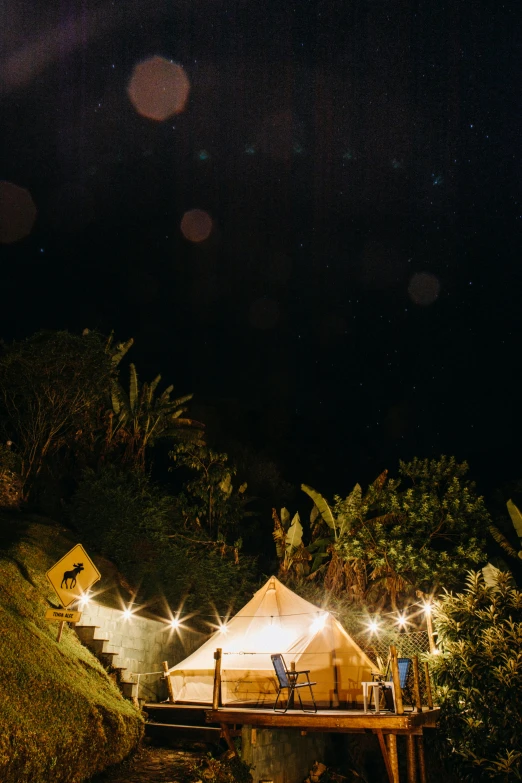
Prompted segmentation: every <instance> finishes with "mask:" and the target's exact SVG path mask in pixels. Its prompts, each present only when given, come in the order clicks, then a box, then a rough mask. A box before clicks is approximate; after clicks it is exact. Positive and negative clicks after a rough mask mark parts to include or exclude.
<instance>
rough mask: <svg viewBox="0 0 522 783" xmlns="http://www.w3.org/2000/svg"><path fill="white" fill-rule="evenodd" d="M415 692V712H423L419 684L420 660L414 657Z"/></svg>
mask: <svg viewBox="0 0 522 783" xmlns="http://www.w3.org/2000/svg"><path fill="white" fill-rule="evenodd" d="M413 692H414V694H415V712H422V701H421V693H420V682H419V658H418V656H417V655H414V656H413Z"/></svg>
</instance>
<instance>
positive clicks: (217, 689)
mask: <svg viewBox="0 0 522 783" xmlns="http://www.w3.org/2000/svg"><path fill="white" fill-rule="evenodd" d="M222 653H223V649H222V648H221V647H218V648H217V650H216V652H215V653H214V660H215V662H216V667H215V669H214V693H213V694H212V709H213V710H218V709H219V708H220V706H221V656H222Z"/></svg>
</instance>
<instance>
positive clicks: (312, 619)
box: [169, 576, 374, 707]
mask: <svg viewBox="0 0 522 783" xmlns="http://www.w3.org/2000/svg"><path fill="white" fill-rule="evenodd" d="M218 647H221V649H222V650H223V657H222V666H221V671H222V703H223V705H230V706H233V705H234V704H236V705H239V704H249V705H251V706H262V705H264V704H266V705H267V706H268V705H271V704H273V703H274V700H275V696H276V693H277V684H276V683H277V680H276V677H275V673H274V669H273V666H272V661H271V658H270V654H271V653H283V655H284V658H285V662H286V665H287V666H288V668H290V665H291V663H292V662H294V663H295V668H296V670H298V671H299V670H302V669H309V670H310V679H311V680H312V681H315V682H317V685H315V686H314V695H315V698H316V701H317V704H318V705H319V706H322V707H336V706H339V705H341V706H348V707H349V706H355V703H356V702H362V688H361V682H362V681H364V680H370V679H371V676H370V671H371V669H372V668H374V664H373V663H372V662H371V660H370V659H369V658H368V656H367V655H366V654H365V653H364V652H363V651H362V650H361V649H360V647H358V646H357V644H356V643H355V642H354V641H353V639H351V637H350V636H349V635H348V634H347V633H346V631H345V630H344V628H343V627H342V626H341V625H340V623H339V622H338V621H337V620H336V619H335V618H334V617H333V616H332V615H331V614H328V613H325V612H323V611H322V610H321V609H319V608H318V607H317V606H314V605H313V604H311V603H309V602H308V601H305V600H304V599H303V598H300V597H299V596H298V595H296V594H295V593H294V592H292V590H289V589H288V587H285V586H284V585H283V584H281V582H280V581H279V580H278V579H276V577H275V576H272V577H270V579H269V580H268V582H267V583H266V584H265V585H264V586H263V587H262V588H261V589H260V590H258V591H257V593H255V595H254V597H253V598H252V600H251V601H249V602H248V603H247V604H246V606H244V607H243V609H241V611H239V612H238V613H237V614H236V616H235V617H233V618H232V619H231V620H230V621H229V622H228V623H227V626H226V632H225V633H224V632H222V631H217V632H216V633H215V634H214V635H213V636H212V637H211V638H210V639H209V640H208V641H207V642H205V643H204V644H203V645H202V646H201V647H200V648H199V649H198V650H196V651H195V652H194V653H192V655H189V657H188V658H186V659H185V660H184V661H181V662H180V663H178V664H176V666H173V667H172V668H171V669H170V670H169V676H170V680H171V683H172V687H173V692H174V698H175V700H176V701H177V702H188V703H199V704H211V703H212V691H213V682H214V665H215V664H214V652H215V651H216V649H217V648H218ZM300 681H301V680H300ZM305 695H306V694H305Z"/></svg>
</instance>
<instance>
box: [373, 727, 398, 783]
mask: <svg viewBox="0 0 522 783" xmlns="http://www.w3.org/2000/svg"><path fill="white" fill-rule="evenodd" d="M375 733H376V734H377V739H378V740H379V745H380V746H381V753H382V757H383V759H384V766H385V767H386V772H387V773H388V781H389V783H395V780H394V778H393V769H392V766H391V763H390V757H389V755H388V748H387V747H386V743H385V741H384V735H383V733H382V730H381V729H377V730H376V731H375Z"/></svg>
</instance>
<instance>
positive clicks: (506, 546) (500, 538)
mask: <svg viewBox="0 0 522 783" xmlns="http://www.w3.org/2000/svg"><path fill="white" fill-rule="evenodd" d="M489 532H490V533H491V535H492V536H493V538H494V539H495V541H496V542H497V544H499V545H500V546H501V547H502V549H503V550H504V551H505V552H507V553H508V555H511V557H518V552H517V551H516V549H513V547H512V546H511V544H510V543H509V541H508V540H507V538H506V537H505V535H504V534H503V533H501V532H500V530H499V529H498V527H495V525H490V526H489Z"/></svg>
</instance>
